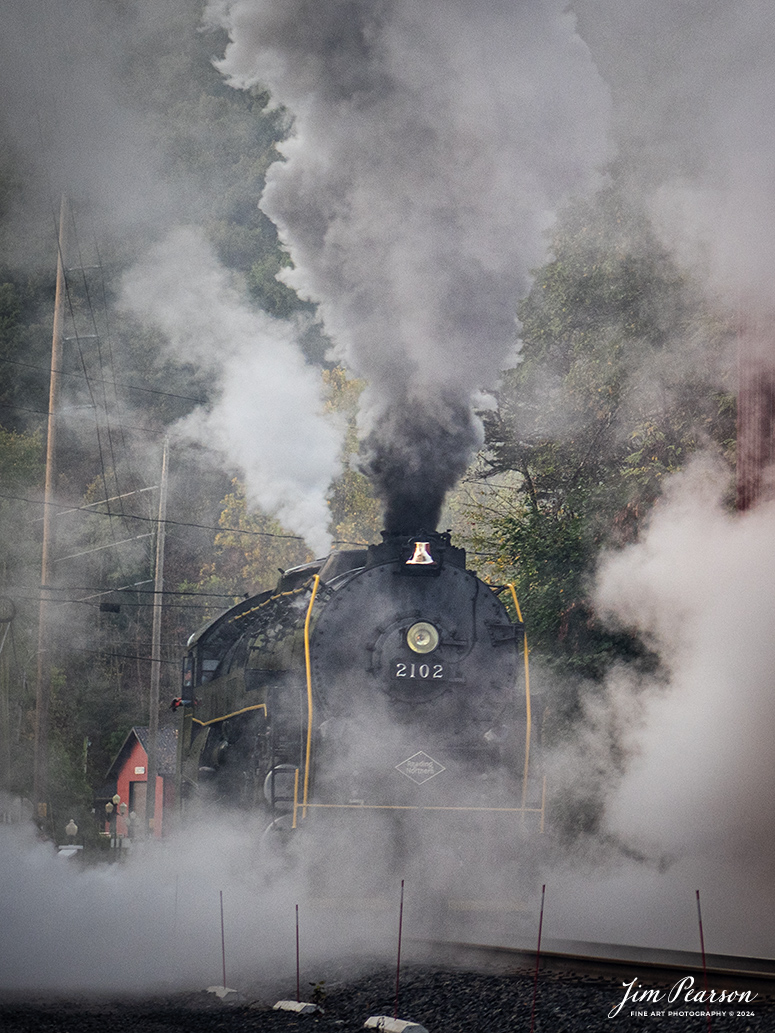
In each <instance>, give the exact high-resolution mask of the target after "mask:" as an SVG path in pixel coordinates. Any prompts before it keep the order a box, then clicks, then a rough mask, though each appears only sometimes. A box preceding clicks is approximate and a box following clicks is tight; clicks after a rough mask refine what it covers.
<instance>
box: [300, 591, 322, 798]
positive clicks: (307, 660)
mask: <svg viewBox="0 0 775 1033" xmlns="http://www.w3.org/2000/svg"><path fill="white" fill-rule="evenodd" d="M319 585H320V577H319V576H318V575H317V574H316V575H315V581H314V584H313V585H312V595H311V596H310V600H309V606H308V607H307V616H306V618H305V620H304V661H305V664H306V669H307V751H306V754H305V757H304V794H303V797H302V810H301V816H302V818H306V817H307V795H308V793H309V760H310V754H311V753H312V660H311V658H310V652H309V628H310V623H311V621H312V607H313V605H314V603H315V596H316V595H317V594H318V587H319Z"/></svg>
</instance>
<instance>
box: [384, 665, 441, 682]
mask: <svg viewBox="0 0 775 1033" xmlns="http://www.w3.org/2000/svg"><path fill="white" fill-rule="evenodd" d="M393 677H394V678H416V679H418V680H420V681H443V680H444V677H445V672H444V664H439V663H417V662H415V663H412V662H409V661H404V660H395V661H394V662H393Z"/></svg>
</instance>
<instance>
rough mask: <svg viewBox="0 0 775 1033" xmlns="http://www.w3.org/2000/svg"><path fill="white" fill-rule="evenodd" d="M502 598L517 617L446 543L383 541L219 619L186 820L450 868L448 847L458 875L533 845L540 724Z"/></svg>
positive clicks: (319, 564)
mask: <svg viewBox="0 0 775 1033" xmlns="http://www.w3.org/2000/svg"><path fill="white" fill-rule="evenodd" d="M504 595H505V597H506V598H507V599H509V598H513V602H514V605H515V606H516V612H517V614H518V613H519V609H518V605H517V603H516V596H513V590H512V591H511V592H510V591H509V588H508V586H500V587H497V586H496V587H492V586H490V585H488V584H486V583H485V582H484V581H482V580H481V579H479V578H478V577H477V576H476V575H475V574H474V573H473V572H472V571H470V570H468V569H467V567H466V554H465V551H464V550H463V549H461V548H457V547H455V546H454V545H453V544H452V542H451V538H450V535H449V534H448V533H439V532H433V533H420V534H416V535H411V536H408V535H401V534H390V535H388V534H384V533H383V541H382V542H381V543H380V544H377V545H372V546H369V547H368V548H366V549H352V550H339V551H335V552H332V553H331V554H330V555H329V556H328V557H327V558H325V559H321V560H317V561H315V562H313V563H308V564H305V565H303V566H300V567H295V568H293V569H290V570H287V571H285V572H284V573H283V574H282V575H281V577H280V580H279V582H278V584H277V587H276V588H275V589H273V590H271V591H267V592H264V593H262V594H260V595H257V596H254V597H252V598H250V599H247V600H245V601H244V602H241V603H239V604H238V605H236V606H234V607H232V608H231V609H230V610H227V611H226V612H225V613H224V614H222V615H221V616H219V617H217V618H215V619H214V620H212V621H211V622H210V623H209V624H207V625H205V627H203V628H202V629H201V630H199V631H197V632H196V633H195V634H193V635H192V636H191V638H190V640H189V643H188V651H187V654H186V657H185V660H184V685H183V694H182V703H183V705H182V730H181V734H180V736H179V747H180V748H179V754H180V773H179V774H180V779H181V789H182V798H183V808H184V811H185V810H187V809H191V808H194V807H195V806H196V805H198V804H202V803H205V802H207V801H210V802H211V803H217V804H218V805H221V806H226V807H236V808H246V809H248V810H250V811H252V812H254V813H256V814H257V815H259V816H260V817H261V822H262V824H263V825H264V826H265V827H266V828H267V830H281V831H283V832H286V833H288V834H291V833H296V832H298V831H300V830H305V829H310V830H312V829H314V830H315V832H316V833H317V834H318V835H320V836H323V837H325V836H327V835H328V834H329V832H330V833H331V835H332V837H333V833H334V831H337V832H338V831H341V830H342V829H349V830H350V832H351V833H352V834H353V835H354V837H355V841H356V842H357V841H358V829H359V828H363V829H366V828H367V827H368V828H369V830H370V832H369V835H370V836H371V837H374V836H377V835H381V836H382V837H383V840H384V839H385V838H387V839H389V840H390V842H391V843H392V844H393V845H394V847H395V844H396V843H398V842H400V843H401V844H403V845H402V848H401V849H402V850H403V853H404V855H406V854H408V853H416V852H417V850H418V849H420V850H421V851H422V852H424V851H425V850H426V848H431V854H430V855H426V856H433V857H434V860H433V861H432V862H431V863H432V864H433V865H438V866H439V867H441V866H442V860H441V859H440V858H441V855H442V854H446V853H448V852H449V850H450V849H451V848H452V846H453V844H454V852H455V858H456V859H455V861H454V863H453V867H454V866H457V867H458V868H461V866H462V867H465V865H466V864H468V863H469V861H470V860H471V857H474V856H475V855H476V853H477V851H479V850H481V848H482V840H481V836H482V835H485V834H486V835H490V834H491V833H493V832H496V833H497V834H498V841H499V842H504V843H506V844H513V843H514V842H515V841H517V840H519V839H520V838H524V837H525V835H526V834H529V835H532V834H534V833H535V832H536V831H538V830H539V828H540V827H541V825H542V822H543V803H542V798H541V786H540V780H539V779H538V778H537V777H536V774H535V769H536V766H537V762H538V759H539V758H538V749H537V745H538V744H537V728H538V720H537V716H538V715H537V713H536V710H537V708H536V704H535V700H533V701H531V698H530V688H529V683H528V679H527V678H526V677H525V675H524V670H525V658H526V648H525V644H524V634H523V625H522V622H521V620H519V619H518V620H513V619H512V618H511V617H510V615H509V612H508V610H507V607H506V606H505V605H504V602H503V599H502V597H503V596H504ZM377 827H379V828H380V829H381V830H382V831H381V833H379V834H378V833H376V832H375V829H376V828H377ZM501 834H503V835H501ZM372 841H373V840H372ZM466 843H467V844H468V847H465V846H464V844H466ZM432 844H435V847H432ZM434 849H435V850H436V854H433V850H434ZM466 849H467V850H469V851H473V853H472V854H471V855H470V856H469V857H468V858H467V857H466V856H465V850H466ZM507 849H508V848H507ZM439 851H440V853H439ZM461 851H462V853H461Z"/></svg>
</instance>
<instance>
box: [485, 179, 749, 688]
mask: <svg viewBox="0 0 775 1033" xmlns="http://www.w3.org/2000/svg"><path fill="white" fill-rule="evenodd" d="M552 250H553V256H554V257H553V260H552V261H550V262H549V263H548V264H547V265H546V266H544V267H543V268H542V269H540V270H538V272H537V273H536V278H535V282H534V286H533V289H532V290H531V292H530V294H529V296H528V297H527V298H526V299H525V301H524V303H523V304H522V306H521V308H520V313H519V314H520V319H521V323H522V342H523V343H522V361H521V363H520V364H519V365H517V366H516V367H515V368H514V369H512V370H509V371H508V372H507V373H506V374H505V375H504V380H503V385H502V388H501V391H500V394H499V404H498V408H497V410H496V411H494V412H492V413H488V414H485V423H486V434H487V448H488V451H487V453H486V456H487V462H486V475H487V476H489V477H492V476H493V475H498V476H500V477H501V478H502V477H503V476H504V475H505V474H507V473H510V474H511V479H510V481H509V483H508V487H507V488H505V489H504V487H503V484H502V483H501V487H500V488H496V489H494V490H493V492H490V493H489V494H488V495H487V498H486V499H483V498H480V499H478V501H476V502H475V503H474V504H473V507H469V518H470V520H471V525H470V535H471V541H472V544H473V545H474V547H475V548H476V549H477V551H479V552H481V553H483V554H484V556H485V558H486V560H487V561H488V563H489V567H488V569H489V574H490V576H491V577H493V578H495V579H497V580H504V581H506V580H507V581H513V582H514V583H515V584H516V588H517V593H518V596H519V598H520V602H521V604H522V607H523V610H524V612H525V615H526V621H527V627H528V633H529V637H530V641H531V643H532V646H533V649H534V651H535V652H536V653H537V654H538V655H540V656H541V658H542V659H543V660H544V662H545V663H547V664H549V665H550V666H554V667H557V668H559V669H560V670H562V671H564V672H566V673H573V674H577V675H581V676H584V677H586V678H593V679H595V678H599V677H600V676H601V675H602V674H603V673H604V671H605V670H606V669H607V668H608V667H609V666H610V664H611V663H612V662H614V661H616V660H634V659H640V660H641V661H645V660H647V653H646V651H645V649H644V647H643V645H642V644H641V643H640V642H639V641H637V640H636V639H634V638H633V637H632V636H630V635H628V634H625V633H612V632H610V631H608V630H605V629H604V628H603V627H602V626H601V624H600V623H599V622H598V620H597V618H596V615H595V613H594V610H593V608H592V606H591V604H590V602H589V598H588V596H589V590H590V587H591V581H592V577H593V574H594V569H595V563H596V560H597V557H598V556H599V553H600V550H601V549H602V548H604V547H616V546H619V545H621V544H624V543H625V542H627V541H630V540H631V539H632V538H633V537H634V535H635V534H636V533H637V529H638V527H639V525H640V523H641V521H642V520H643V518H644V516H645V515H646V514H647V513H648V511H649V510H650V508H651V507H652V506H653V505H654V503H655V502H656V501H657V499H658V498H659V495H660V492H661V487H662V483H663V480H664V478H665V476H666V475H667V474H669V473H671V472H673V471H675V470H677V469H679V468H680V467H681V466H682V465H683V464H684V463H685V462H686V460H687V459H688V458H689V457H690V456H691V455H692V454H693V453H695V452H697V451H698V450H700V449H706V448H712V449H714V450H715V451H717V452H718V453H720V454H721V455H723V456H726V457H727V458H731V453H732V449H733V440H734V402H733V398H732V395H731V393H730V370H729V367H728V355H729V354H730V349H729V341H730V332H729V328H728V327H727V326H726V325H725V324H724V323H723V321H722V320H720V319H719V318H717V317H714V315H713V314H712V313H711V312H710V311H709V309H708V307H707V305H706V303H705V301H704V299H703V296H702V294H701V292H700V290H699V289H698V287H697V285H696V284H694V283H693V282H692V281H691V280H690V278H689V277H687V276H686V275H685V274H684V273H682V272H681V270H679V269H678V267H677V266H676V264H675V262H674V261H673V260H672V259H671V257H670V256H669V255H668V254H667V253H666V252H665V251H664V249H663V248H662V247H661V246H660V244H659V243H658V241H657V239H656V237H655V236H654V234H653V232H652V230H651V228H650V226H649V223H648V220H647V218H646V216H645V214H644V213H643V212H642V211H640V210H638V208H637V207H636V206H634V205H633V204H632V203H628V202H627V201H625V199H624V198H623V197H622V196H621V195H620V194H619V193H618V192H617V190H616V189H615V188H614V187H610V188H608V189H607V190H605V191H603V192H602V193H601V194H600V195H599V196H598V197H596V198H594V199H592V200H585V201H579V202H577V203H575V204H574V205H572V206H571V207H569V208H568V210H567V211H566V212H565V213H564V215H563V217H562V218H561V219H560V221H559V222H558V225H557V227H556V230H555V233H554V237H553V247H552ZM493 504H494V511H493V508H492V507H493ZM487 507H490V509H489V510H488V508H487ZM651 659H652V660H653V658H651Z"/></svg>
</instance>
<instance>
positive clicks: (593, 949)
mask: <svg viewBox="0 0 775 1033" xmlns="http://www.w3.org/2000/svg"><path fill="white" fill-rule="evenodd" d="M407 947H408V954H409V957H410V958H411V959H412V960H413V961H417V962H418V963H420V964H429V963H432V964H435V965H447V966H450V967H454V968H455V969H468V970H471V971H478V972H482V973H487V974H493V975H507V974H508V973H509V972H517V971H519V972H525V971H534V970H535V964H536V950H535V947H533V948H532V949H531V948H529V947H527V946H523V947H499V946H495V945H489V944H480V943H456V942H452V941H445V940H419V939H417V940H411V941H409V943H408V944H407ZM546 975H563V976H578V977H583V978H587V979H599V980H606V981H607V982H611V983H612V984H614V986H616V987H619V986H625V985H627V984H629V983H630V982H631V981H632V980H633V979H637V981H638V983H639V984H640V985H641V986H642V987H645V986H656V987H662V988H666V987H673V986H675V985H676V983H678V982H679V981H680V980H681V979H683V978H685V977H687V976H691V977H692V978H693V980H694V983H693V989H694V990H695V991H698V990H701V989H702V988H703V987H704V985H705V980H706V977H707V986H708V987H709V988H713V989H716V990H725V991H729V990H737V991H742V992H746V991H750V992H751V993H752V994H757V995H758V997H757V1000H759V1001H764V1000H765V999H766V1003H767V1006H768V1008H773V1009H775V960H769V959H766V958H747V957H740V956H736V955H723V954H706V956H705V967H704V968H703V963H702V956H701V955H700V954H698V953H694V952H692V951H675V950H657V949H654V948H649V947H629V946H621V945H615V944H605V943H584V942H581V941H576V940H546V941H544V944H542V947H541V955H540V958H539V978H540V977H541V976H546Z"/></svg>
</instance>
